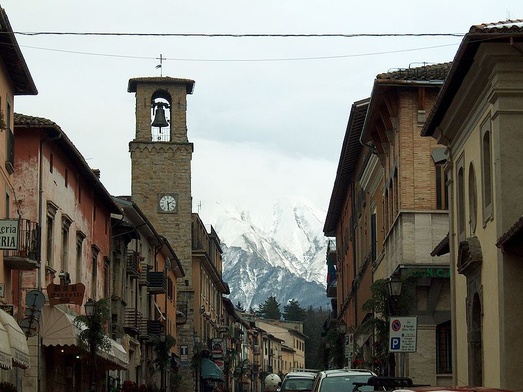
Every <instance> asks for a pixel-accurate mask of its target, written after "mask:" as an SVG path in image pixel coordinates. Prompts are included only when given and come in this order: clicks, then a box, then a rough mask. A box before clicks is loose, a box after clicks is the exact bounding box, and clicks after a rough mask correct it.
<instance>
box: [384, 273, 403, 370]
mask: <svg viewBox="0 0 523 392" xmlns="http://www.w3.org/2000/svg"><path fill="white" fill-rule="evenodd" d="M402 284H403V281H402V280H401V278H400V277H399V276H397V275H392V276H391V277H390V278H389V280H388V281H387V289H388V292H389V306H390V309H389V312H390V316H391V317H392V316H398V315H399V314H398V313H400V311H399V310H400V309H399V307H398V299H399V297H400V295H401V288H402V287H401V286H402ZM390 355H391V353H389V356H390ZM392 358H394V356H393V355H392ZM400 358H401V364H402V366H401V375H402V377H403V376H404V375H405V374H404V373H405V353H404V352H401V353H400ZM390 363H391V362H389V364H390ZM392 366H394V373H395V367H396V363H395V361H394V364H393V365H392Z"/></svg>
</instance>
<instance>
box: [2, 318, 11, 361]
mask: <svg viewBox="0 0 523 392" xmlns="http://www.w3.org/2000/svg"><path fill="white" fill-rule="evenodd" d="M12 366H13V359H12V356H11V345H10V344H9V336H8V335H7V331H6V330H5V328H4V325H3V324H2V323H0V368H2V369H7V370H9V369H11V368H12Z"/></svg>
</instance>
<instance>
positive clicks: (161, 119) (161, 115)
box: [151, 103, 169, 128]
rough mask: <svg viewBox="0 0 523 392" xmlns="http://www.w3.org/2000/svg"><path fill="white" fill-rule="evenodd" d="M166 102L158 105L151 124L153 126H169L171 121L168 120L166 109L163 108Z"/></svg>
mask: <svg viewBox="0 0 523 392" xmlns="http://www.w3.org/2000/svg"><path fill="white" fill-rule="evenodd" d="M163 107H164V104H161V103H159V104H157V105H156V111H155V112H154V120H153V123H152V124H151V126H153V127H158V128H162V127H167V126H169V123H168V122H167V119H166V118H165V109H164V108H163Z"/></svg>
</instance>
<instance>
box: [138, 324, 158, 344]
mask: <svg viewBox="0 0 523 392" xmlns="http://www.w3.org/2000/svg"><path fill="white" fill-rule="evenodd" d="M161 333H162V325H161V324H160V320H147V333H146V334H144V335H142V336H140V338H142V339H143V340H145V341H146V342H150V343H151V342H153V339H154V337H160V334H161Z"/></svg>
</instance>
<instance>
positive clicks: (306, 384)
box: [281, 377, 314, 392]
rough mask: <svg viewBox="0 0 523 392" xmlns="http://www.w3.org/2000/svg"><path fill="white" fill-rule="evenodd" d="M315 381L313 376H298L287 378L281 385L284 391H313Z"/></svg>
mask: <svg viewBox="0 0 523 392" xmlns="http://www.w3.org/2000/svg"><path fill="white" fill-rule="evenodd" d="M313 383H314V379H313V378H296V377H293V378H291V379H288V380H285V381H284V382H283V384H282V386H281V390H282V392H283V391H311V390H312V384H313Z"/></svg>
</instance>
